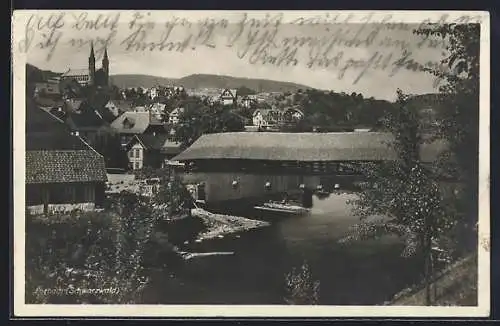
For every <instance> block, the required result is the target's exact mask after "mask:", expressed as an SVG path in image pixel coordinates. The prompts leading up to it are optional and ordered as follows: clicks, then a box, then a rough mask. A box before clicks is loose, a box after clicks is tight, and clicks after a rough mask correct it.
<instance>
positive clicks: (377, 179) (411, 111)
mask: <svg viewBox="0 0 500 326" xmlns="http://www.w3.org/2000/svg"><path fill="white" fill-rule="evenodd" d="M407 100H408V98H407V96H405V95H404V94H402V92H401V91H399V90H398V101H397V104H398V105H397V107H396V108H395V110H393V111H392V112H390V113H389V114H388V115H387V117H386V119H385V120H384V123H385V126H386V128H387V130H388V131H390V132H391V133H392V135H393V138H394V141H393V142H391V143H390V144H388V145H389V146H390V147H391V148H392V149H393V150H394V151H395V153H396V158H395V159H394V160H388V161H383V162H381V163H376V164H375V163H371V164H366V165H364V166H362V167H361V171H362V173H363V174H364V176H365V178H366V181H367V184H368V187H366V188H365V189H364V190H362V191H361V192H360V193H359V198H358V199H356V200H354V201H352V202H351V204H353V208H354V213H355V214H356V215H358V216H360V217H361V219H362V222H361V223H360V224H358V225H356V226H355V227H354V228H353V230H352V231H353V232H352V234H350V235H349V236H348V237H346V238H344V239H343V241H352V240H359V239H366V238H370V237H377V236H380V235H383V234H388V233H392V234H396V235H398V236H400V237H402V238H403V239H404V240H405V243H406V246H405V248H404V250H403V253H402V254H403V255H404V256H406V257H409V256H417V258H420V259H421V261H422V271H423V272H424V278H425V281H426V284H427V285H428V286H427V287H426V288H427V289H428V293H429V294H430V292H429V291H430V288H429V284H430V280H431V276H432V274H433V269H434V266H435V262H436V261H437V258H438V257H437V256H436V255H435V254H433V247H435V246H439V245H440V243H441V241H442V238H441V235H443V234H445V233H446V232H447V231H449V229H450V228H451V227H452V225H453V221H452V220H450V217H449V215H447V214H446V212H445V211H444V209H443V207H442V202H441V189H440V185H439V184H438V179H437V178H436V176H435V175H434V174H433V172H432V170H431V169H430V168H429V167H428V166H427V165H426V164H425V163H424V162H422V161H421V160H420V146H421V145H422V144H423V143H424V140H425V139H424V137H423V135H422V134H420V131H419V120H418V116H417V114H416V112H415V111H416V110H415V108H413V107H411V106H409V105H407ZM373 216H383V217H384V219H383V220H382V221H373V220H369V219H368V218H369V217H373ZM427 299H428V301H427V304H430V296H428V297H427Z"/></svg>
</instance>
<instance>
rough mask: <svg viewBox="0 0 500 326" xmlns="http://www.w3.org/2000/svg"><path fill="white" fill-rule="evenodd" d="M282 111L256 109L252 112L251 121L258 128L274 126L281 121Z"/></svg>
mask: <svg viewBox="0 0 500 326" xmlns="http://www.w3.org/2000/svg"><path fill="white" fill-rule="evenodd" d="M283 119H284V115H283V112H282V111H279V110H276V109H257V110H255V111H254V112H253V116H252V123H253V125H254V126H257V127H259V128H266V127H270V126H275V125H277V124H280V123H282V122H283Z"/></svg>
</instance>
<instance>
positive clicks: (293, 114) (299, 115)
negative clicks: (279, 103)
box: [283, 106, 305, 122]
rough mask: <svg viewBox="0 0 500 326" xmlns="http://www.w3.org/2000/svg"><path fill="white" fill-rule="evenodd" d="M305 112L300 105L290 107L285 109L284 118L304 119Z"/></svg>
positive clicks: (290, 119) (288, 119)
mask: <svg viewBox="0 0 500 326" xmlns="http://www.w3.org/2000/svg"><path fill="white" fill-rule="evenodd" d="M304 116H305V115H304V112H302V110H300V109H299V108H298V106H293V107H289V108H286V109H284V110H283V119H284V120H285V122H294V121H300V120H302V119H304Z"/></svg>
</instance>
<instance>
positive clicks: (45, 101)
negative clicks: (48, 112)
mask: <svg viewBox="0 0 500 326" xmlns="http://www.w3.org/2000/svg"><path fill="white" fill-rule="evenodd" d="M35 101H36V103H37V104H38V105H39V106H41V107H49V108H53V107H61V106H63V105H64V101H63V100H55V99H51V98H47V97H38V98H36V100H35Z"/></svg>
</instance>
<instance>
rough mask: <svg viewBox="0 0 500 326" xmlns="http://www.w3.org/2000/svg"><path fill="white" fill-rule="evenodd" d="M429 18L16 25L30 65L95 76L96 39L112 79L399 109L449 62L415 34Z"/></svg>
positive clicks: (132, 16) (62, 17) (196, 18)
mask: <svg viewBox="0 0 500 326" xmlns="http://www.w3.org/2000/svg"><path fill="white" fill-rule="evenodd" d="M266 15H267V16H266ZM429 17H433V18H434V17H437V16H429ZM424 18H425V15H423V16H422V15H419V16H415V15H411V14H408V15H406V16H397V15H392V16H389V15H388V14H387V13H381V12H376V13H370V12H362V13H356V14H355V15H349V14H348V13H344V12H314V11H312V12H307V13H305V12H282V13H280V12H259V13H256V12H249V13H245V12H222V11H218V12H187V11H154V12H132V11H121V12H120V11H106V12H104V11H87V12H84V11H74V12H73V11H66V12H41V11H38V12H26V13H25V14H23V15H18V17H16V19H15V25H14V28H15V29H17V31H18V32H17V34H15V35H16V36H15V37H14V51H16V45H17V50H18V51H19V52H18V54H19V55H20V56H24V57H25V58H26V61H27V62H28V63H30V64H33V65H35V66H37V67H39V68H41V69H50V70H52V71H57V72H64V71H66V70H68V69H69V68H73V69H81V68H87V67H88V56H89V52H90V41H91V40H92V42H93V44H94V48H95V50H96V59H97V60H96V61H97V68H99V67H100V62H101V58H102V50H103V48H104V45H107V51H108V56H109V60H110V74H111V75H114V74H146V75H152V76H161V77H170V78H180V77H184V76H187V75H190V74H218V75H229V76H234V77H247V78H263V79H271V80H279V81H288V82H294V83H299V84H303V85H307V86H311V87H315V88H319V89H325V90H333V91H336V92H346V93H352V92H357V93H361V94H363V96H365V97H374V98H379V99H387V100H393V99H394V98H395V95H396V90H397V89H398V88H400V89H402V90H403V91H404V92H407V93H411V94H424V93H432V92H436V91H437V87H436V84H435V79H434V77H433V76H431V75H430V74H428V73H423V72H418V71H417V72H416V71H412V70H411V69H407V66H410V68H411V64H412V63H414V62H419V63H421V64H425V63H427V62H431V63H437V62H439V61H440V60H441V59H442V57H443V56H444V55H446V54H447V52H446V49H445V45H446V43H445V42H444V41H442V40H440V41H439V42H431V41H430V40H429V39H427V40H424V39H423V38H422V36H419V35H416V34H414V33H413V30H414V29H416V28H417V27H418V26H419V24H420V23H422V20H423V19H424ZM380 22H385V23H383V24H381V23H380ZM162 40H163V42H162ZM169 42H171V43H169ZM152 44H154V46H153V45H152ZM162 44H163V49H160V45H162ZM170 44H175V46H174V47H173V48H172V50H171V51H170V49H169V48H170V46H169V45H170ZM178 44H181V48H182V50H179V51H178V50H177V49H178V47H177V45H178ZM152 47H154V49H151V48H152ZM280 58H281V59H282V60H281V61H280V60H279V59H280ZM327 61H328V62H329V65H328V67H325V64H324V63H326V62H327ZM398 62H399V64H398ZM395 67H399V69H397V71H396V70H395Z"/></svg>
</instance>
